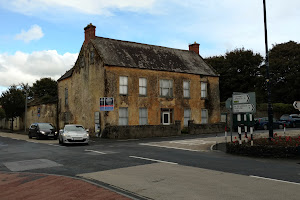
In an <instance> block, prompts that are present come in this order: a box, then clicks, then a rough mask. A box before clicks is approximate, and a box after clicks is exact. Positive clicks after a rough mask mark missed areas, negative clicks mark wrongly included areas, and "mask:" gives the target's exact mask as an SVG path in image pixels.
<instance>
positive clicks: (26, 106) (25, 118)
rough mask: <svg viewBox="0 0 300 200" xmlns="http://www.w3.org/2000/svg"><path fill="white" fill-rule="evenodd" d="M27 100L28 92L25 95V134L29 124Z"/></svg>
mask: <svg viewBox="0 0 300 200" xmlns="http://www.w3.org/2000/svg"><path fill="white" fill-rule="evenodd" d="M27 98H28V93H27V91H26V95H25V114H24V127H25V128H24V129H25V133H26V123H27V116H26V115H27Z"/></svg>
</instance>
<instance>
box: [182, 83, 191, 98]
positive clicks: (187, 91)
mask: <svg viewBox="0 0 300 200" xmlns="http://www.w3.org/2000/svg"><path fill="white" fill-rule="evenodd" d="M183 97H185V98H189V97H190V82H189V81H183Z"/></svg>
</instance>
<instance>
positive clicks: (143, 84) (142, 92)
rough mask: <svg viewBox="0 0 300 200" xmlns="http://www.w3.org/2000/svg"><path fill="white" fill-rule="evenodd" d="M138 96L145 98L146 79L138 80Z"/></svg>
mask: <svg viewBox="0 0 300 200" xmlns="http://www.w3.org/2000/svg"><path fill="white" fill-rule="evenodd" d="M139 94H140V95H141V96H147V79H146V78H139Z"/></svg>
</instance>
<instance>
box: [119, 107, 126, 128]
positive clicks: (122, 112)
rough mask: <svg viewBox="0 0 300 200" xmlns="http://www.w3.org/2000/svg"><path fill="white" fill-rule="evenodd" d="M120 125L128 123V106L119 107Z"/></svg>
mask: <svg viewBox="0 0 300 200" xmlns="http://www.w3.org/2000/svg"><path fill="white" fill-rule="evenodd" d="M119 125H121V126H122V125H128V108H119Z"/></svg>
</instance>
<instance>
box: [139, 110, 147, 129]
mask: <svg viewBox="0 0 300 200" xmlns="http://www.w3.org/2000/svg"><path fill="white" fill-rule="evenodd" d="M139 113H140V115H139V116H140V125H147V124H148V111H147V108H140V111H139Z"/></svg>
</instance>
